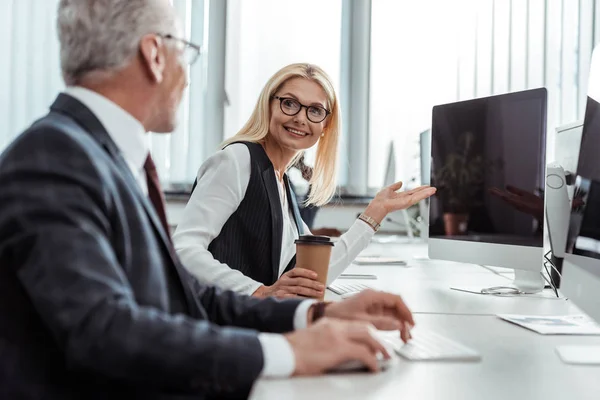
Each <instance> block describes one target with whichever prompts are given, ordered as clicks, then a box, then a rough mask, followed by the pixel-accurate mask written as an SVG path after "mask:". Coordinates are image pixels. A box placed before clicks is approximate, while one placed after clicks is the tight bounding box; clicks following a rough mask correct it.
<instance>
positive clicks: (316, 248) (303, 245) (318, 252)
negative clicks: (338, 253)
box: [294, 235, 333, 300]
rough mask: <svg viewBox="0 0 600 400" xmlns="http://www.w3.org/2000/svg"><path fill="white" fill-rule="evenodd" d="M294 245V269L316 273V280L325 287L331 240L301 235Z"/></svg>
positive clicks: (331, 245) (323, 237) (325, 237)
mask: <svg viewBox="0 0 600 400" xmlns="http://www.w3.org/2000/svg"><path fill="white" fill-rule="evenodd" d="M294 243H296V267H298V268H305V269H307V270H309V271H314V272H316V273H317V280H318V281H319V282H320V283H322V284H323V285H327V272H328V271H329V259H330V258H331V249H332V248H333V241H332V240H331V238H329V237H328V236H315V235H302V236H300V237H299V238H298V239H297V240H296V241H295V242H294ZM321 300H323V298H321Z"/></svg>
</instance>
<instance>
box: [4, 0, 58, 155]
mask: <svg viewBox="0 0 600 400" xmlns="http://www.w3.org/2000/svg"><path fill="white" fill-rule="evenodd" d="M57 5H58V0H48V1H42V2H40V1H36V0H18V1H17V0H9V1H0V47H1V48H2V49H3V52H4V54H5V57H3V60H2V62H0V121H2V129H1V130H0V151H2V150H4V148H5V147H6V146H7V145H8V144H9V143H10V142H11V141H12V140H13V139H14V138H15V137H16V136H17V135H18V134H19V133H20V132H21V131H23V130H24V129H25V128H27V127H28V126H29V125H30V124H31V123H32V122H33V121H34V120H35V119H36V118H39V117H41V116H42V115H44V114H45V113H47V112H48V108H49V107H50V104H51V103H52V101H53V100H54V98H55V97H56V95H57V94H58V92H59V91H61V90H62V89H63V88H64V84H63V82H62V78H61V74H60V64H59V53H58V52H59V50H58V39H57V38H56V27H55V23H56V22H55V21H56V18H55V16H56V7H57Z"/></svg>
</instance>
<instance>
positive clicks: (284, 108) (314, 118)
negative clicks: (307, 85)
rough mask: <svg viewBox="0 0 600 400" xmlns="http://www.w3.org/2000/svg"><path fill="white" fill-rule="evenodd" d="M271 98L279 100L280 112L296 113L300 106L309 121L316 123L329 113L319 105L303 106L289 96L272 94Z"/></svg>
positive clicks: (286, 113)
mask: <svg viewBox="0 0 600 400" xmlns="http://www.w3.org/2000/svg"><path fill="white" fill-rule="evenodd" d="M273 98H274V99H277V100H279V107H280V108H281V112H282V113H284V114H285V115H289V116H292V115H296V114H298V113H299V112H300V110H301V109H302V107H304V108H306V118H308V120H309V121H310V122H314V123H316V124H317V123H319V122H322V121H323V120H324V119H325V118H327V116H328V115H329V114H331V112H330V111H329V110H326V109H325V108H323V107H321V106H305V105H304V104H301V103H300V102H299V101H298V100H296V99H293V98H291V97H279V96H273Z"/></svg>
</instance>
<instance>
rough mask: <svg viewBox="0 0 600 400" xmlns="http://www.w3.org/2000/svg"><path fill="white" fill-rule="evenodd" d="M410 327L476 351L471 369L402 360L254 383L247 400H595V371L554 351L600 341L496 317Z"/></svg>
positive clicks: (444, 319)
mask: <svg viewBox="0 0 600 400" xmlns="http://www.w3.org/2000/svg"><path fill="white" fill-rule="evenodd" d="M416 323H417V324H418V325H419V326H422V327H426V328H428V329H435V330H436V331H438V332H440V333H442V334H443V335H445V336H447V337H449V338H451V339H454V340H457V341H459V342H462V343H464V344H465V345H468V346H470V347H473V348H474V349H476V350H478V351H479V352H480V353H481V355H482V361H481V362H478V363H443V362H409V361H405V360H403V359H399V362H398V364H397V365H395V366H393V367H391V368H390V369H389V370H387V371H385V372H382V373H379V374H369V373H354V374H338V375H335V374H330V375H326V376H323V377H315V378H292V379H282V380H259V381H258V382H257V384H256V385H255V387H254V390H253V392H252V397H251V398H253V399H264V400H268V399H274V400H275V399H277V400H279V399H310V400H315V399H323V398H330V399H333V398H339V399H344V400H348V399H400V398H401V399H420V400H428V399H463V400H470V399H473V400H481V399H486V400H495V399H498V400H507V399H544V400H550V399H560V400H565V399H582V400H583V399H590V400H591V399H594V400H597V399H598V398H599V397H598V396H599V393H600V379H598V378H599V376H600V375H599V374H600V368H598V367H593V366H572V365H566V364H563V363H562V361H561V360H560V359H559V358H558V356H557V355H556V353H555V347H556V346H557V345H564V344H589V345H600V337H597V336H596V337H581V336H577V337H574V336H543V335H539V334H537V333H535V332H531V331H528V330H526V329H523V328H521V327H519V326H516V325H513V324H510V323H508V322H506V321H502V320H500V319H499V318H495V317H486V316H465V315H427V314H421V315H416Z"/></svg>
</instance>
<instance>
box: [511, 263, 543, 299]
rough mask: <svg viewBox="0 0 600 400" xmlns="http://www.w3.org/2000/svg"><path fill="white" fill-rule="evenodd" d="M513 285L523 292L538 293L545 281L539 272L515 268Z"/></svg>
mask: <svg viewBox="0 0 600 400" xmlns="http://www.w3.org/2000/svg"><path fill="white" fill-rule="evenodd" d="M540 270H541V268H540ZM513 285H514V287H516V288H517V289H519V290H520V291H522V292H525V293H539V292H541V291H542V290H544V286H545V283H544V278H543V277H542V274H541V273H540V272H533V271H524V270H520V269H515V280H514V281H513Z"/></svg>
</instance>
